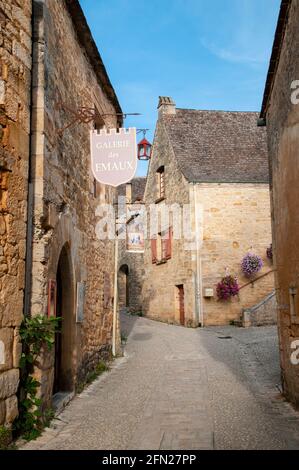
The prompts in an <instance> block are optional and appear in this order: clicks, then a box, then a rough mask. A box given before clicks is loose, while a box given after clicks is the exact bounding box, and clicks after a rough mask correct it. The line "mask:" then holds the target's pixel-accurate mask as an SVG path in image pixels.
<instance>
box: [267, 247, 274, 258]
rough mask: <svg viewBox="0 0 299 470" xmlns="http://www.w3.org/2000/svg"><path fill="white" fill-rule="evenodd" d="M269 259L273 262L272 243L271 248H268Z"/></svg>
mask: <svg viewBox="0 0 299 470" xmlns="http://www.w3.org/2000/svg"><path fill="white" fill-rule="evenodd" d="M267 258H268V259H270V260H271V261H272V260H273V250H272V243H271V245H270V246H269V248H267Z"/></svg>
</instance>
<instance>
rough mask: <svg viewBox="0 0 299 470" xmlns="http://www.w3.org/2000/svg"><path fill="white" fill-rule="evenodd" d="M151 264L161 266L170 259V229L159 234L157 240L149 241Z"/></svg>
mask: <svg viewBox="0 0 299 470" xmlns="http://www.w3.org/2000/svg"><path fill="white" fill-rule="evenodd" d="M151 247H152V263H153V264H161V263H165V262H166V261H167V260H169V259H171V254H172V229H171V228H169V229H168V230H167V232H160V233H158V235H157V238H156V239H154V240H152V241H151Z"/></svg>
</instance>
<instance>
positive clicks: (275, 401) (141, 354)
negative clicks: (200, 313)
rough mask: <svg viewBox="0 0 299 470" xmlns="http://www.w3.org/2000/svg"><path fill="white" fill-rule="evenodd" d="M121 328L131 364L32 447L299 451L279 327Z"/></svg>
mask: <svg viewBox="0 0 299 470" xmlns="http://www.w3.org/2000/svg"><path fill="white" fill-rule="evenodd" d="M122 323H123V330H124V331H126V334H127V335H128V336H129V337H128V343H127V345H126V348H125V357H124V358H121V359H118V360H116V361H115V363H114V365H113V368H112V370H111V371H110V372H107V373H105V374H103V375H102V376H101V377H100V378H99V379H98V380H97V381H95V382H94V383H93V384H92V385H91V386H90V387H89V388H88V389H86V390H85V391H84V392H83V393H82V394H81V395H79V396H77V397H76V398H75V399H74V400H73V401H72V402H71V403H70V404H69V405H68V406H67V408H66V409H65V410H64V411H63V413H62V414H61V415H60V416H59V419H58V420H57V419H55V420H53V422H52V424H51V427H50V428H49V429H47V430H46V431H45V432H44V433H43V435H42V436H41V437H40V438H39V439H37V440H36V441H34V442H31V443H29V444H27V445H26V446H25V447H24V448H25V449H44V450H46V449H57V450H60V449H146V450H151V449H154V450H156V449H169V450H171V449H178V450H179V449H299V414H298V413H296V412H295V411H294V410H293V409H292V407H291V406H290V405H289V404H287V403H286V402H285V401H284V400H283V399H282V397H281V395H280V393H279V361H278V352H277V351H278V347H277V334H276V329H275V328H274V327H267V328H252V329H248V330H245V329H238V328H234V327H225V328H208V329H204V330H193V329H185V328H181V327H175V326H169V325H165V324H162V323H156V322H152V321H150V320H147V319H144V318H132V317H128V316H124V317H123V320H122Z"/></svg>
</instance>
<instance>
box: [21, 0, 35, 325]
mask: <svg viewBox="0 0 299 470" xmlns="http://www.w3.org/2000/svg"><path fill="white" fill-rule="evenodd" d="M34 10H35V8H34V1H32V13H31V83H30V124H29V126H30V127H29V149H28V153H29V155H28V173H27V178H28V186H27V230H26V257H25V291H24V305H23V315H24V317H25V316H28V317H29V316H30V294H31V281H32V242H33V213H34V185H33V183H32V174H31V172H32V147H33V134H32V128H33V126H32V122H33V83H34V75H35V67H34V58H33V55H34V43H35V38H34V19H35V16H34Z"/></svg>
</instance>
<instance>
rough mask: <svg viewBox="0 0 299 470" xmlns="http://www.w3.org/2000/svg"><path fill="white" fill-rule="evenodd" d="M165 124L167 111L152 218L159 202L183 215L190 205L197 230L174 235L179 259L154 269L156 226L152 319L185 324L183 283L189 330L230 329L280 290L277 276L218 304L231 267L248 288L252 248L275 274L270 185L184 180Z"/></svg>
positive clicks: (156, 154)
mask: <svg viewBox="0 0 299 470" xmlns="http://www.w3.org/2000/svg"><path fill="white" fill-rule="evenodd" d="M163 119H164V117H163V111H162V112H161V111H160V117H159V119H158V122H157V128H156V134H155V141H154V146H153V152H152V159H151V162H150V167H149V172H148V178H147V185H146V190H145V203H146V208H147V213H148V215H149V214H150V206H151V205H153V206H156V207H163V205H164V204H166V205H167V206H172V205H174V204H177V205H178V207H180V208H181V213H180V214H181V217H183V207H184V206H185V210H187V212H186V213H187V214H188V213H189V215H190V223H191V227H190V228H191V233H190V234H189V235H188V233H187V232H185V233H184V238H181V239H175V238H176V237H174V239H173V241H172V256H171V259H169V260H167V262H166V263H162V264H153V262H152V250H151V240H150V239H149V235H150V234H149V227H148V240H147V241H146V243H145V254H144V268H145V276H144V284H143V292H142V298H143V309H144V312H145V314H146V315H147V316H149V317H151V318H154V319H158V320H163V321H168V322H172V323H180V322H181V319H180V311H179V292H178V286H183V287H184V310H185V322H184V324H185V325H186V326H198V325H199V324H201V325H203V326H208V325H225V324H229V323H230V322H231V321H232V320H237V319H239V318H240V314H241V311H242V309H243V308H247V307H251V306H253V305H255V304H256V303H257V302H259V301H261V300H262V299H263V298H264V297H265V296H266V295H268V294H269V293H270V292H271V291H272V290H273V286H274V280H273V273H270V274H269V275H267V276H265V277H264V278H263V279H261V280H258V281H257V282H255V283H254V284H253V287H252V286H250V287H248V288H244V289H242V290H241V292H240V295H239V297H238V298H234V299H233V300H232V301H230V302H226V303H223V302H218V301H217V297H216V285H217V283H218V282H219V281H220V280H221V278H222V277H223V276H224V275H225V273H226V268H228V269H229V270H230V272H231V273H232V274H235V275H237V276H238V278H239V284H240V285H241V286H242V285H244V284H246V283H247V282H248V279H247V278H245V277H244V276H243V275H242V272H241V261H242V258H243V256H245V255H246V253H247V252H248V251H249V250H250V249H251V247H253V250H254V251H255V252H256V253H257V254H258V255H259V256H261V257H262V259H263V261H264V267H263V269H262V271H261V272H260V273H259V275H262V274H265V273H267V272H269V271H271V270H272V269H273V266H272V264H271V263H270V262H269V260H268V259H267V256H266V249H267V247H269V245H270V244H271V242H272V235H271V221H270V196H269V186H268V184H264V183H257V184H255V183H192V182H190V183H189V182H188V181H187V180H186V179H185V177H184V176H183V175H182V172H181V170H180V160H179V159H180V156H179V155H178V156H176V155H175V154H174V151H173V147H172V145H171V142H170V138H169V134H168V133H167V131H166V129H165V126H164V121H163ZM193 164H194V163H193ZM163 165H164V168H165V188H166V189H165V200H163V201H157V200H156V199H157V190H156V185H157V182H156V178H157V175H156V172H157V170H158V169H159V168H160V167H161V166H163ZM175 222H176V216H175V217H174V218H172V224H173V225H174V223H175ZM181 228H182V229H183V228H184V227H183V224H182V225H181ZM206 289H212V292H213V296H212V297H210V296H209V297H205V293H206Z"/></svg>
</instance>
